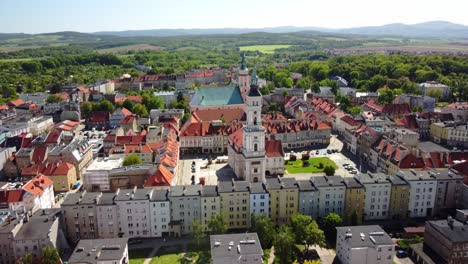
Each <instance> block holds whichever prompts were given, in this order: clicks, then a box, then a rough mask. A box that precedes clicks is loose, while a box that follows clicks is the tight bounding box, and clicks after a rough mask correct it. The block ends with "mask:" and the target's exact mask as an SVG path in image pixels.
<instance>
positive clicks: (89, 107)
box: [80, 102, 93, 118]
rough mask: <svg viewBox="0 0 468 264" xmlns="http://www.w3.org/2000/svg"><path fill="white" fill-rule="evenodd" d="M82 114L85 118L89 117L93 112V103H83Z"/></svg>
mask: <svg viewBox="0 0 468 264" xmlns="http://www.w3.org/2000/svg"><path fill="white" fill-rule="evenodd" d="M80 107H81V114H82V115H83V117H85V118H86V117H88V115H89V113H91V112H92V111H93V104H92V103H91V102H82V103H81V106H80Z"/></svg>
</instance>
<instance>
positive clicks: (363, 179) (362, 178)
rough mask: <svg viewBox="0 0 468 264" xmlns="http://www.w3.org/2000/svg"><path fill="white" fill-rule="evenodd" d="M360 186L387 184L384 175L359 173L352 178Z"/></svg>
mask: <svg viewBox="0 0 468 264" xmlns="http://www.w3.org/2000/svg"><path fill="white" fill-rule="evenodd" d="M354 178H355V179H357V180H358V181H359V182H360V183H362V184H376V183H380V184H389V182H388V181H387V175H386V174H384V173H371V172H368V173H361V174H359V175H356V176H354Z"/></svg>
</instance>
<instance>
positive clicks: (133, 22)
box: [0, 0, 468, 34]
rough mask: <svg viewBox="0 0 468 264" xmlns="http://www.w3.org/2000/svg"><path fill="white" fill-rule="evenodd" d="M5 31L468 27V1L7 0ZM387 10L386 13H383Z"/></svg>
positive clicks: (2, 14) (0, 23)
mask: <svg viewBox="0 0 468 264" xmlns="http://www.w3.org/2000/svg"><path fill="white" fill-rule="evenodd" d="M2 2H3V3H2V8H1V9H0V32H1V33H32V34H37V33H50V32H59V31H78V32H85V33H94V32H99V31H125V30H150V29H222V28H269V27H287V26H294V27H317V28H330V29H344V28H352V27H365V26H382V25H386V24H393V23H403V24H416V23H423V22H428V21H448V22H452V23H456V24H462V25H468V16H466V13H465V10H467V9H468V2H464V1H459V0H447V1H445V2H444V3H443V4H440V2H438V3H428V2H427V1H422V0H415V1H406V0H394V1H392V2H391V3H389V4H388V5H384V4H381V3H380V4H375V1H372V0H355V1H345V0H335V1H327V2H324V1H303V0H290V1H287V2H284V1H281V2H280V1H268V0H257V1H247V0H238V1H237V2H235V3H229V4H225V3H222V2H221V3H220V1H215V0H200V1H189V0H176V1H175V2H177V3H173V2H168V1H161V0H134V1H130V0H100V1H94V0H80V1H73V2H72V1H60V0H42V1H33V0H2ZM382 10H383V11H382Z"/></svg>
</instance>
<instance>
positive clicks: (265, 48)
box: [239, 45, 291, 54]
mask: <svg viewBox="0 0 468 264" xmlns="http://www.w3.org/2000/svg"><path fill="white" fill-rule="evenodd" d="M289 47H291V45H257V46H242V47H239V48H240V50H241V51H259V52H261V53H264V54H272V53H275V50H276V49H287V48H289Z"/></svg>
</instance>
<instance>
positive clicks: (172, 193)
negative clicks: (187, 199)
mask: <svg viewBox="0 0 468 264" xmlns="http://www.w3.org/2000/svg"><path fill="white" fill-rule="evenodd" d="M201 189H202V187H201V185H185V186H171V189H170V190H169V197H177V196H200V192H201Z"/></svg>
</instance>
